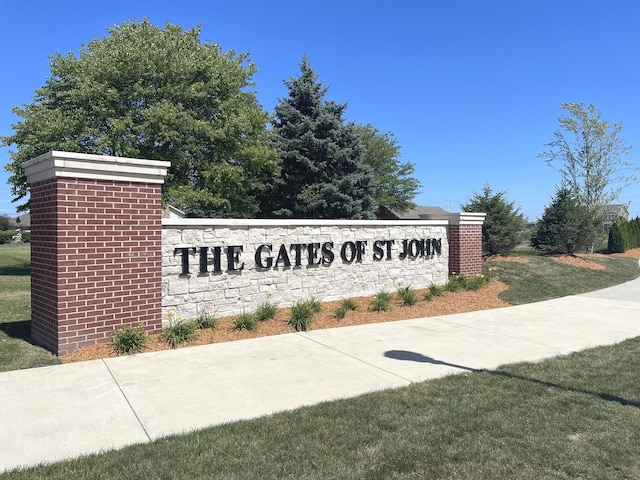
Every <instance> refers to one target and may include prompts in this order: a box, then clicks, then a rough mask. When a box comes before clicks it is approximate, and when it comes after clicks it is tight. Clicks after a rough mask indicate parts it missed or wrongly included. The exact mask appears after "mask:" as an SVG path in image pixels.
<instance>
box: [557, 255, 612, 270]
mask: <svg viewBox="0 0 640 480" xmlns="http://www.w3.org/2000/svg"><path fill="white" fill-rule="evenodd" d="M548 258H550V259H552V260H555V261H556V262H560V263H566V264H567V265H572V266H574V267H580V268H589V269H591V270H604V269H605V268H606V267H605V266H604V265H601V264H599V263H595V262H592V261H591V260H589V259H588V258H587V255H584V256H582V255H580V256H578V255H549V257H548Z"/></svg>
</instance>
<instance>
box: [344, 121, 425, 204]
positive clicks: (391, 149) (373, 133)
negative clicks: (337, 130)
mask: <svg viewBox="0 0 640 480" xmlns="http://www.w3.org/2000/svg"><path fill="white" fill-rule="evenodd" d="M355 132H356V135H357V136H358V138H359V139H360V145H361V146H362V148H363V152H362V162H363V163H364V164H365V165H368V166H369V167H371V169H372V170H373V172H374V175H375V183H376V190H375V194H374V198H375V201H376V203H377V204H378V205H385V206H386V207H389V208H390V209H391V210H394V211H397V212H404V211H406V210H408V209H410V208H413V207H415V203H413V199H414V198H415V196H416V194H417V193H418V189H419V188H420V182H419V181H418V180H417V179H416V178H415V177H414V176H413V174H414V164H413V163H411V162H401V161H400V145H399V144H398V140H397V139H396V137H395V136H394V135H393V134H392V133H391V132H387V133H382V132H380V131H379V130H378V129H377V128H375V127H374V126H372V125H370V124H367V125H355Z"/></svg>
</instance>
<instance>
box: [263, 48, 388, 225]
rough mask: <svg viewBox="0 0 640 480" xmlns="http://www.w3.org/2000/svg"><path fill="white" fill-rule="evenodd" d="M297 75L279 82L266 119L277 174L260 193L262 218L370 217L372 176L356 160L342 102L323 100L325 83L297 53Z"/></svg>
mask: <svg viewBox="0 0 640 480" xmlns="http://www.w3.org/2000/svg"><path fill="white" fill-rule="evenodd" d="M300 70H301V74H300V76H299V77H296V78H292V79H290V80H288V81H285V85H286V86H287V87H288V89H289V96H288V97H287V98H281V99H280V100H279V103H278V104H277V105H276V107H275V117H274V119H273V121H272V125H273V139H274V145H275V147H276V148H277V149H278V150H279V152H280V156H281V175H280V177H278V178H276V179H274V181H273V182H272V184H271V186H270V187H269V188H268V189H267V191H266V192H265V195H264V198H263V202H262V212H263V215H264V216H267V217H296V218H349V219H373V218H375V210H376V205H375V201H374V192H375V181H374V176H373V173H372V171H371V170H370V169H369V168H368V167H366V166H365V165H364V164H363V162H362V161H361V158H360V157H361V155H362V150H361V147H360V144H359V140H358V136H357V135H356V134H355V132H354V128H353V126H352V125H348V124H345V122H344V120H343V117H342V116H343V113H344V110H345V108H346V104H340V103H336V102H333V101H325V100H324V96H325V95H326V93H327V90H328V89H327V88H326V87H325V86H324V85H323V84H322V82H320V81H319V80H318V76H317V75H316V73H315V72H314V70H313V69H312V67H311V65H310V64H309V61H308V59H307V58H306V56H305V57H303V59H302V62H301V64H300Z"/></svg>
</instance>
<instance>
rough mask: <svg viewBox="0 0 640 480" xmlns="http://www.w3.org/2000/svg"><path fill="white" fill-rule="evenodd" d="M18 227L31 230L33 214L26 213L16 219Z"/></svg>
mask: <svg viewBox="0 0 640 480" xmlns="http://www.w3.org/2000/svg"><path fill="white" fill-rule="evenodd" d="M16 227H17V228H21V229H22V230H31V214H30V213H25V214H23V215H20V216H19V217H16Z"/></svg>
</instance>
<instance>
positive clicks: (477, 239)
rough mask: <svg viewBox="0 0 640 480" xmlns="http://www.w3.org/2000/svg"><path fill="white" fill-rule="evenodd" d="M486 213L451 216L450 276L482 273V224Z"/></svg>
mask: <svg viewBox="0 0 640 480" xmlns="http://www.w3.org/2000/svg"><path fill="white" fill-rule="evenodd" d="M485 217H486V213H452V214H449V274H453V273H458V274H462V275H476V274H478V273H482V224H483V223H484V218H485Z"/></svg>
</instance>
